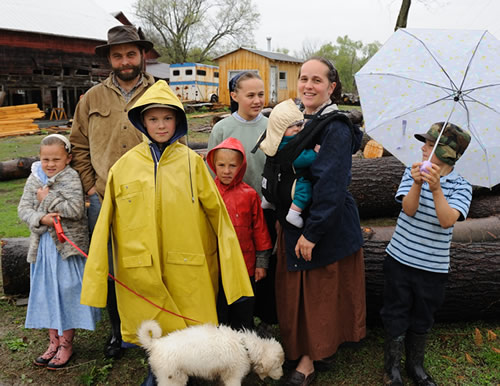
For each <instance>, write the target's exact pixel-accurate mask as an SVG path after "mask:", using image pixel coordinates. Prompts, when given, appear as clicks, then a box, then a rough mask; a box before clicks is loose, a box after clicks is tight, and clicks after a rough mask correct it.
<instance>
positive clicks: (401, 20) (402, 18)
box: [394, 0, 411, 31]
mask: <svg viewBox="0 0 500 386" xmlns="http://www.w3.org/2000/svg"><path fill="white" fill-rule="evenodd" d="M410 6H411V0H403V1H402V2H401V8H400V9H399V15H398V20H397V21H396V27H395V28H394V31H396V30H397V29H398V28H406V24H407V22H408V13H409V12H410Z"/></svg>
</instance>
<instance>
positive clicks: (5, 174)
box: [0, 157, 39, 181]
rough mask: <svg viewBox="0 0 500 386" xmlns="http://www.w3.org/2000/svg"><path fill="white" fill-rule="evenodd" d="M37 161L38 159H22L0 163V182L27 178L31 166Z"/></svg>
mask: <svg viewBox="0 0 500 386" xmlns="http://www.w3.org/2000/svg"><path fill="white" fill-rule="evenodd" d="M38 160H39V158H38V157H24V158H18V159H14V160H11V161H4V162H0V181H7V180H14V179H17V178H26V177H28V176H29V175H30V173H31V165H32V164H33V162H35V161H38Z"/></svg>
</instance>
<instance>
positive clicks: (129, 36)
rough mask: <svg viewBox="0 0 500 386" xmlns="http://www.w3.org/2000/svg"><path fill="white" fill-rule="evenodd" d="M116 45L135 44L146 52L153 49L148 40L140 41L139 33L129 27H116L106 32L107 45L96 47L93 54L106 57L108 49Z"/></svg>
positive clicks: (132, 27)
mask: <svg viewBox="0 0 500 386" xmlns="http://www.w3.org/2000/svg"><path fill="white" fill-rule="evenodd" d="M118 44H137V45H138V46H140V47H142V48H143V49H144V50H145V51H146V52H147V51H149V50H150V49H151V48H153V43H152V42H150V41H149V40H144V39H141V36H140V35H139V32H138V31H137V30H136V29H135V27H134V26H131V25H118V26H116V27H113V28H111V29H110V30H109V31H108V44H104V45H102V46H97V47H96V48H95V53H96V54H97V55H99V56H108V53H109V48H110V47H111V46H116V45H118Z"/></svg>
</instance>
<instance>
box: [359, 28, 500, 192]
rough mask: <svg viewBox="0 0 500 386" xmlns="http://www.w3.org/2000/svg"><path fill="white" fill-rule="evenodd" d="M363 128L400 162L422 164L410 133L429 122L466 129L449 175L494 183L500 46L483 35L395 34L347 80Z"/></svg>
mask: <svg viewBox="0 0 500 386" xmlns="http://www.w3.org/2000/svg"><path fill="white" fill-rule="evenodd" d="M355 78H356V85H357V88H358V91H359V95H360V100H361V107H362V110H363V116H364V120H365V131H366V133H367V134H368V135H370V137H372V138H373V139H375V140H376V141H378V142H380V143H381V144H382V145H383V146H384V147H385V148H386V149H387V150H388V151H389V152H391V153H392V154H393V155H394V156H396V157H397V158H398V159H399V160H401V161H402V162H403V163H404V164H405V165H411V164H412V163H414V162H417V161H420V160H421V159H422V154H421V151H420V147H421V143H420V142H418V141H417V140H416V139H415V138H414V136H413V135H414V134H415V133H425V132H427V130H428V129H429V128H430V127H431V125H432V124H433V123H435V122H451V123H454V124H455V125H457V126H460V127H461V128H462V129H464V130H466V131H467V132H469V134H470V135H471V137H472V140H471V143H470V145H469V147H468V148H467V150H466V152H465V154H464V155H463V156H462V158H460V160H459V161H458V162H457V164H456V170H457V171H458V172H459V173H460V174H461V175H462V176H463V177H464V178H466V179H467V180H468V181H469V182H470V183H471V184H473V185H478V186H486V187H490V188H491V187H492V186H494V185H496V184H498V183H499V182H500V167H499V164H500V41H498V40H497V39H496V38H495V37H493V36H492V35H491V34H490V33H488V32H487V31H473V30H438V29H399V30H397V31H396V32H395V33H394V34H393V35H392V36H391V37H390V38H389V40H388V41H387V42H386V43H385V44H384V45H383V47H382V48H381V49H380V50H379V51H378V52H377V53H376V54H375V55H374V56H373V57H372V58H371V59H370V60H369V61H368V63H366V64H365V66H363V68H362V69H361V70H359V72H358V73H357V74H356V75H355Z"/></svg>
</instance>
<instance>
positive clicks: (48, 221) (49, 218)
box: [40, 213, 59, 227]
mask: <svg viewBox="0 0 500 386" xmlns="http://www.w3.org/2000/svg"><path fill="white" fill-rule="evenodd" d="M58 215H59V213H47V214H46V215H45V216H43V217H42V218H41V220H40V224H43V225H47V226H48V227H54V220H53V218H54V217H56V216H58Z"/></svg>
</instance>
